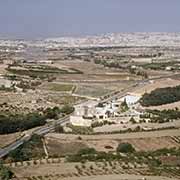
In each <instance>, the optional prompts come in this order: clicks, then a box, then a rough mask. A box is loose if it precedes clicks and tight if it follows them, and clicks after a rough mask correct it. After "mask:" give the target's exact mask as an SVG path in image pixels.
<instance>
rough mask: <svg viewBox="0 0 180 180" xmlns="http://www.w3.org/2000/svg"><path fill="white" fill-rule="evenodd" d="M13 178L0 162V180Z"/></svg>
mask: <svg viewBox="0 0 180 180" xmlns="http://www.w3.org/2000/svg"><path fill="white" fill-rule="evenodd" d="M12 176H13V173H12V172H11V171H10V170H9V168H7V167H5V166H3V164H2V162H0V179H1V180H9V179H11V178H12Z"/></svg>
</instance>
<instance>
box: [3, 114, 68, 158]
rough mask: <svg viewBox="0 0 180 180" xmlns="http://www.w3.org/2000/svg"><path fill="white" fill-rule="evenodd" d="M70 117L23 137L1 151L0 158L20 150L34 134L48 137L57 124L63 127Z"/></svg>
mask: <svg viewBox="0 0 180 180" xmlns="http://www.w3.org/2000/svg"><path fill="white" fill-rule="evenodd" d="M69 116H70V115H68V116H66V117H63V118H61V119H59V120H57V121H56V122H55V123H53V124H52V125H45V126H43V127H40V128H39V129H36V130H35V131H33V132H32V133H31V134H26V135H24V136H23V137H21V138H20V139H19V140H17V141H15V142H14V143H12V144H10V145H9V146H7V147H5V148H3V149H0V158H2V157H4V156H5V155H7V154H8V153H9V152H11V151H12V150H14V149H16V148H18V147H19V146H20V145H22V144H23V143H24V142H26V141H29V139H30V138H31V136H32V135H33V134H38V135H46V134H47V133H49V132H51V131H53V130H54V126H55V124H56V125H63V124H65V123H67V122H68V121H69Z"/></svg>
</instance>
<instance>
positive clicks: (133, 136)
mask: <svg viewBox="0 0 180 180" xmlns="http://www.w3.org/2000/svg"><path fill="white" fill-rule="evenodd" d="M152 134H153V135H152ZM79 136H80V137H81V140H79ZM79 136H78V135H68V134H55V133H51V134H48V135H46V137H45V139H46V144H47V147H48V151H49V154H50V155H54V154H55V155H57V154H58V155H66V154H72V153H76V152H77V151H78V150H80V149H82V148H85V147H92V148H95V149H96V150H97V151H105V152H108V151H114V150H116V148H117V146H118V144H119V143H122V142H128V143H131V144H132V145H133V146H134V148H135V149H136V150H137V151H149V150H157V149H162V148H173V147H180V143H179V142H176V141H175V140H174V138H173V137H174V136H176V137H179V136H180V131H179V130H164V131H157V132H141V133H130V134H114V135H113V134H112V135H79ZM151 136H152V137H151ZM147 142H148V143H147ZM77 144H78V145H77ZM107 146H110V147H111V149H109V148H108V149H107V148H106V147H107Z"/></svg>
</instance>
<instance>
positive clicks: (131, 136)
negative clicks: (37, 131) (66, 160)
mask: <svg viewBox="0 0 180 180" xmlns="http://www.w3.org/2000/svg"><path fill="white" fill-rule="evenodd" d="M79 136H81V138H82V139H83V140H102V139H106V140H110V139H134V138H152V137H166V136H180V129H172V130H160V131H150V132H136V133H125V134H107V135H104V134H99V135H72V134H55V133H50V134H47V135H46V137H52V138H58V139H63V140H74V139H77V138H78V137H79Z"/></svg>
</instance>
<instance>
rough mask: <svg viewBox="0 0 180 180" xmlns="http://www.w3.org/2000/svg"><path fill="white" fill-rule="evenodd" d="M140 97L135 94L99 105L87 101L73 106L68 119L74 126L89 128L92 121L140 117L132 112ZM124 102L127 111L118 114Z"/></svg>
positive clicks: (134, 111) (137, 113) (135, 112)
mask: <svg viewBox="0 0 180 180" xmlns="http://www.w3.org/2000/svg"><path fill="white" fill-rule="evenodd" d="M140 98H141V96H139V95H137V94H130V93H129V94H127V95H126V96H124V97H122V98H120V99H118V100H114V101H111V102H109V103H105V104H103V105H102V104H99V103H98V102H97V101H93V100H89V101H88V102H86V103H83V104H81V105H77V106H75V112H74V114H73V115H72V116H71V117H70V122H71V124H72V125H74V126H85V127H89V126H91V124H92V123H93V121H94V120H98V121H103V120H110V119H111V118H114V117H135V116H140V114H141V113H140V112H138V111H136V110H134V109H133V108H134V106H135V105H136V104H137V102H138V101H139V99H140ZM124 101H126V103H127V105H128V107H129V109H130V110H129V111H128V112H126V113H120V112H119V110H120V106H121V104H122V102H124Z"/></svg>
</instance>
